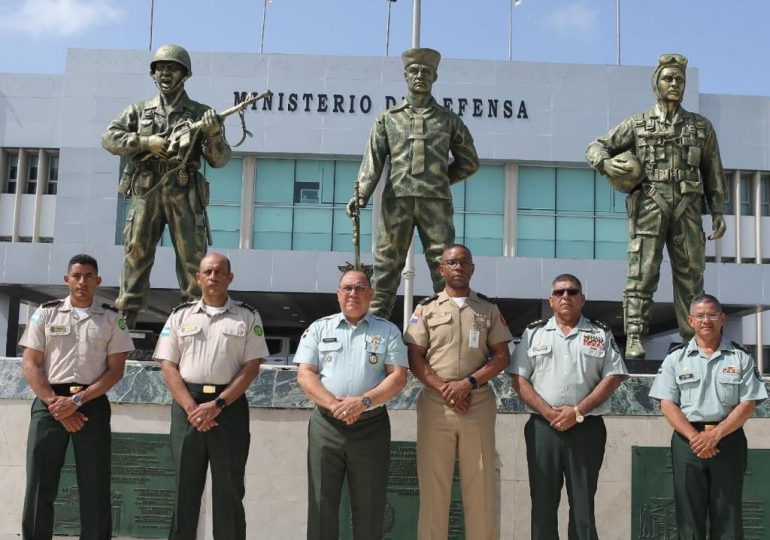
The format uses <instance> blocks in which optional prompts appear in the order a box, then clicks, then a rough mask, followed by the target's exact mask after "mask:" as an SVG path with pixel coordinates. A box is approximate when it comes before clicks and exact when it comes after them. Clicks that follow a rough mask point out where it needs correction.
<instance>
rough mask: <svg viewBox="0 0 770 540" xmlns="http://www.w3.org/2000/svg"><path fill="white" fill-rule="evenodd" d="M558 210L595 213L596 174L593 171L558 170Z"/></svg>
mask: <svg viewBox="0 0 770 540" xmlns="http://www.w3.org/2000/svg"><path fill="white" fill-rule="evenodd" d="M556 179H557V184H556V187H557V190H556V209H557V210H558V211H560V212H564V211H570V212H587V213H593V211H594V206H593V205H594V172H593V171H592V170H591V169H557V170H556Z"/></svg>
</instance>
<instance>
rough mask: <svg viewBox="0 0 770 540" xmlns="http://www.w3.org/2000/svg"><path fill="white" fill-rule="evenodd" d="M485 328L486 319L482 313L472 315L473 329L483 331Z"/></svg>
mask: <svg viewBox="0 0 770 540" xmlns="http://www.w3.org/2000/svg"><path fill="white" fill-rule="evenodd" d="M486 327H487V318H486V316H485V315H484V314H483V313H474V314H473V329H474V330H484V329H486Z"/></svg>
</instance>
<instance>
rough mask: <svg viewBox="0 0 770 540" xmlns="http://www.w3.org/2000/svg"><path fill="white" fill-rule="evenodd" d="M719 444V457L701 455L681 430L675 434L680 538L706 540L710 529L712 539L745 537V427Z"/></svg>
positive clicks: (673, 438) (673, 461) (673, 459)
mask: <svg viewBox="0 0 770 540" xmlns="http://www.w3.org/2000/svg"><path fill="white" fill-rule="evenodd" d="M717 448H718V449H719V453H718V454H717V455H716V457H713V458H711V459H700V458H699V457H698V456H696V455H695V454H694V453H693V451H692V449H690V444H689V443H688V442H687V439H686V438H685V437H683V436H682V435H680V434H679V433H677V432H674V434H673V435H672V437H671V461H672V466H673V469H674V501H675V503H676V526H677V529H678V530H679V538H680V540H703V539H704V538H706V531H707V529H708V530H709V532H710V538H711V539H712V540H739V539H742V538H743V515H742V513H741V501H742V497H743V476H744V474H745V473H746V459H747V455H748V450H747V445H746V435H745V434H744V433H743V429H742V428H741V429H739V430H737V431H734V432H733V433H731V434H730V435H728V436H727V437H725V438H724V439H722V440H721V441H719V444H718V445H717ZM707 520H708V526H707Z"/></svg>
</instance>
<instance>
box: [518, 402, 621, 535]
mask: <svg viewBox="0 0 770 540" xmlns="http://www.w3.org/2000/svg"><path fill="white" fill-rule="evenodd" d="M524 438H525V440H526V444H527V468H528V469H529V494H530V497H531V498H532V529H531V532H532V535H531V538H532V540H557V539H558V538H559V524H558V520H557V517H556V514H557V512H558V509H559V501H560V499H561V488H562V485H563V484H564V481H565V480H566V481H567V496H568V497H569V528H568V531H569V535H568V537H569V539H570V540H597V538H598V536H597V534H596V520H595V518H594V495H595V494H596V486H597V483H598V481H599V469H601V467H602V461H603V460H604V445H605V443H606V442H607V430H606V429H605V427H604V420H602V417H601V416H586V417H585V421H584V422H583V423H582V424H576V425H575V426H574V427H573V428H572V429H569V430H567V431H565V432H559V431H556V430H555V429H553V428H551V426H550V425H548V421H547V420H546V419H545V418H543V417H542V416H540V415H539V414H533V415H532V416H530V418H529V420H528V421H527V425H526V426H524Z"/></svg>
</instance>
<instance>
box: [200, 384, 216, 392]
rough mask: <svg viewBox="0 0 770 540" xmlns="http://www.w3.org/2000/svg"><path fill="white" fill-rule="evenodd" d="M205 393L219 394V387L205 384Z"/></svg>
mask: <svg viewBox="0 0 770 540" xmlns="http://www.w3.org/2000/svg"><path fill="white" fill-rule="evenodd" d="M203 393H204V394H216V393H217V387H216V386H214V385H213V384H204V385H203Z"/></svg>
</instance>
